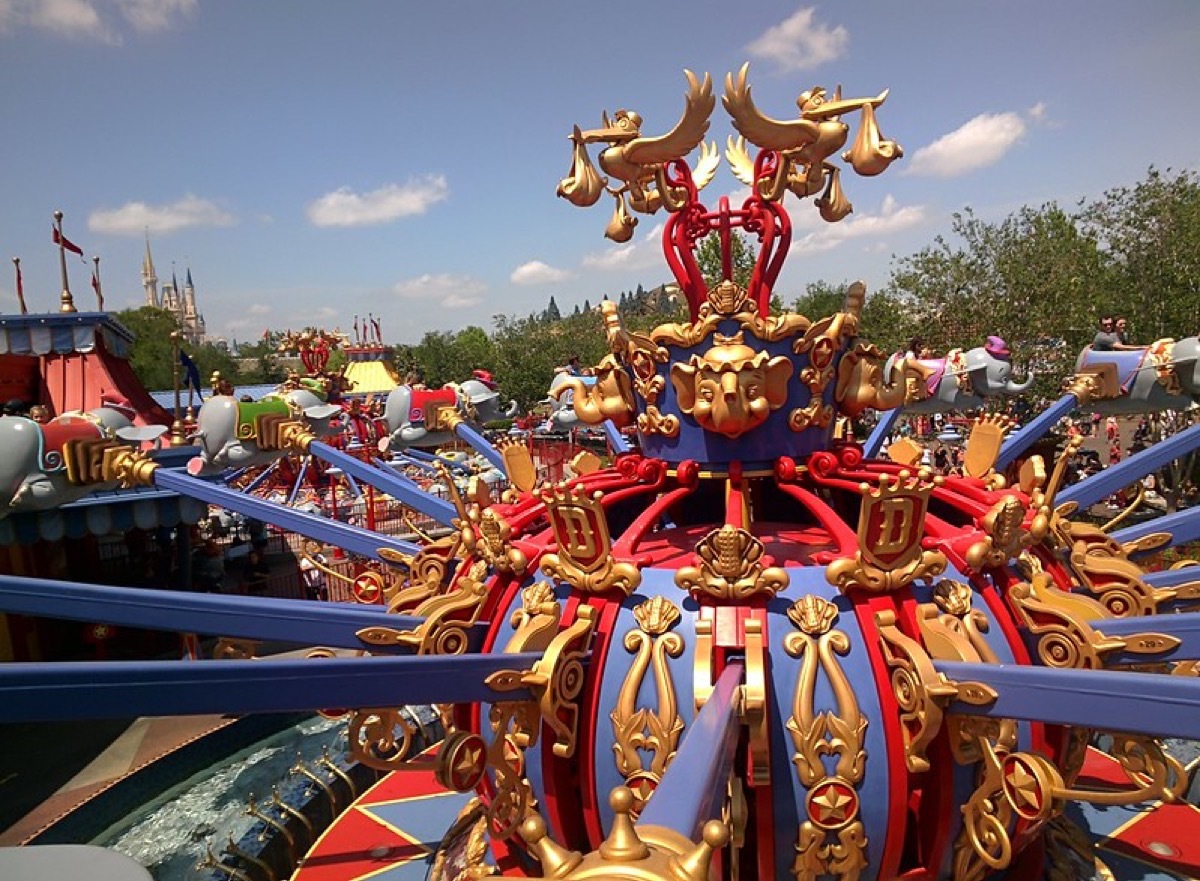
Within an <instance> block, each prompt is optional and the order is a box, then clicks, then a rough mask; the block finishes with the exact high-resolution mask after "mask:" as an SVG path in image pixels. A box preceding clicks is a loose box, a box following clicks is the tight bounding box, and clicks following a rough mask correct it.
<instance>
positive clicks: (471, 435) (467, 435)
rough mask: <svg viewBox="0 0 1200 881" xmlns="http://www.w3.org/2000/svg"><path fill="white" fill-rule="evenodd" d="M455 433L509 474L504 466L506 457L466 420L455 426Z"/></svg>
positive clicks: (494, 466) (494, 465) (493, 465)
mask: <svg viewBox="0 0 1200 881" xmlns="http://www.w3.org/2000/svg"><path fill="white" fill-rule="evenodd" d="M454 433H455V434H457V435H458V436H459V437H460V438H462V439H463V440H465V441H466V442H467V443H468V444H470V446H471V449H473V450H474V451H475V452H477V453H478V454H479V455H481V456H483V458H485V459H487V460H488V461H489V462H491V463H492V467H493V468H496V469H498V470H499V471H500V472H501V473H503V474H504V475H505V476H506V477H507V476H508V470H507V469H506V468H505V467H504V457H503V456H501V455H500V451H499V450H497V449H496V448H495V447H494V446H492V443H491V441H489V440H488V439H487V438H486V437H484V436H483V435H482V434H480V433H479V432H478V431H476V430H475V429H474V428H473V427H472V426H470V425H468V424H467V423H465V422H460V423H458V425H456V426H454Z"/></svg>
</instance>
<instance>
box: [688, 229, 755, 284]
mask: <svg viewBox="0 0 1200 881" xmlns="http://www.w3.org/2000/svg"><path fill="white" fill-rule="evenodd" d="M729 242H730V245H729V256H730V263H731V264H732V268H733V281H734V282H735V283H736V284H739V285H741V286H742V287H746V286H748V285H749V284H750V276H751V275H753V274H754V261H755V259H756V258H755V253H754V248H753V246H752V245H751V244H750V242H749V240H748V239H747V238H746V236H745V235H744V234H743V233H740V232H736V231H735V232H733V233H732V235H730V238H729ZM696 263H697V264H698V265H699V267H700V274H701V275H703V276H704V283H705V285H707V286H708V287H709V288H714V287H716V286H717V285H718V284H719V283H720V282H721V280H722V279H723V278H724V277H725V272H724V266H723V264H722V260H721V237H720V236H719V235H718V234H717V233H715V232H714V233H709V234H708V235H707V236H705V237H704V238H703V239H701V240H700V244H699V246H697V248H696Z"/></svg>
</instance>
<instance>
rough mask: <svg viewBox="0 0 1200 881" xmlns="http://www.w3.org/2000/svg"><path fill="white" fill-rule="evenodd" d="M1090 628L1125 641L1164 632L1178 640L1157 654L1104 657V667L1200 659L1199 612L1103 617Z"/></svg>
mask: <svg viewBox="0 0 1200 881" xmlns="http://www.w3.org/2000/svg"><path fill="white" fill-rule="evenodd" d="M1091 623H1092V626H1093V627H1095V628H1096V629H1097V630H1099V631H1100V632H1101V633H1103V634H1104V635H1105V636H1117V637H1122V638H1128V637H1131V636H1137V635H1138V634H1140V633H1164V634H1166V635H1167V636H1173V637H1175V638H1176V639H1178V640H1179V641H1180V644H1179V646H1178V647H1176V648H1173V649H1170V650H1168V651H1165V652H1159V653H1158V654H1153V655H1148V654H1144V653H1143V654H1135V653H1133V652H1113V653H1112V654H1111V655H1106V656H1105V663H1107V664H1147V663H1154V662H1157V661H1194V660H1197V659H1200V612H1184V613H1180V614H1178V615H1150V616H1146V617H1138V618H1111V619H1109V618H1106V619H1104V620H1103V621H1093V622H1091Z"/></svg>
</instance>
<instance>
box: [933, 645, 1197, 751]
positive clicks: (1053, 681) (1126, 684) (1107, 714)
mask: <svg viewBox="0 0 1200 881" xmlns="http://www.w3.org/2000/svg"><path fill="white" fill-rule="evenodd" d="M1105 623H1108V622H1107V621H1106V622H1105ZM933 666H934V668H935V669H937V671H938V672H939V673H943V674H945V675H946V676H947V677H948V678H949V679H951V680H953V681H954V682H959V683H961V682H980V683H983V684H984V685H987V686H990V687H991V688H993V689H995V691H996V692H997V693H998V695H999V697H997V699H996V700H995V701H993V702H992V703H990V704H987V705H984V706H978V705H973V704H968V703H965V702H963V701H957V700H956V701H953V702H952V703H951V704H950V706H949V707H947V708H946V712H948V713H960V714H963V715H966V716H992V717H996V718H1000V719H1026V720H1029V721H1035V722H1037V721H1040V722H1046V723H1048V724H1051V725H1071V726H1075V727H1080V728H1099V729H1100V730H1102V731H1129V732H1134V733H1138V734H1149V735H1151V736H1152V737H1179V738H1183V739H1185V740H1196V739H1200V679H1192V678H1188V677H1182V676H1163V675H1162V674H1159V673H1126V672H1121V673H1119V674H1118V673H1113V672H1112V671H1111V670H1074V669H1057V668H1051V667H1025V666H1017V665H1015V664H971V663H964V662H962V661H934V662H933Z"/></svg>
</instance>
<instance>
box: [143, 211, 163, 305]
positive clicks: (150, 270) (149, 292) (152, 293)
mask: <svg viewBox="0 0 1200 881" xmlns="http://www.w3.org/2000/svg"><path fill="white" fill-rule="evenodd" d="M142 287H143V288H144V289H145V291H146V305H147V306H153V307H155V308H159V307H160V305H161V304H160V303H159V300H158V275H157V274H156V273H155V272H154V258H153V257H151V256H150V231H149V230H146V256H145V257H143V258H142Z"/></svg>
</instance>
